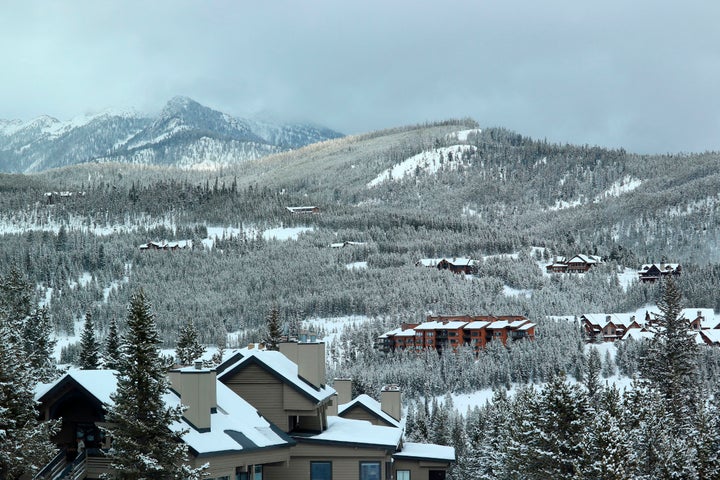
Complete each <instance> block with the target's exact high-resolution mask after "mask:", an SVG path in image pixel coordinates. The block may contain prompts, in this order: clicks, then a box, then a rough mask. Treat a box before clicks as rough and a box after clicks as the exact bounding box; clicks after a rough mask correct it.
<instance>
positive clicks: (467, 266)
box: [415, 257, 477, 275]
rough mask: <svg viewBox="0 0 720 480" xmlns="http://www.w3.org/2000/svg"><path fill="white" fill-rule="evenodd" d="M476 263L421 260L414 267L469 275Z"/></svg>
mask: <svg viewBox="0 0 720 480" xmlns="http://www.w3.org/2000/svg"><path fill="white" fill-rule="evenodd" d="M476 263H477V262H476V261H475V260H472V259H469V258H462V257H453V258H445V257H443V258H421V259H420V260H418V261H417V262H415V266H416V267H430V268H437V269H438V270H450V271H451V272H453V273H464V274H466V275H470V274H471V273H474V272H475V269H476V266H475V265H476Z"/></svg>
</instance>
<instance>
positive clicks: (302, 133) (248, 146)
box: [0, 97, 342, 173]
mask: <svg viewBox="0 0 720 480" xmlns="http://www.w3.org/2000/svg"><path fill="white" fill-rule="evenodd" d="M340 136H342V135H341V134H339V133H338V132H335V131H333V130H330V129H327V128H324V127H318V126H313V125H308V124H274V123H268V122H262V121H257V120H250V119H241V118H235V117H233V116H231V115H229V114H227V113H223V112H219V111H217V110H213V109H211V108H208V107H205V106H203V105H201V104H199V103H198V102H195V101H194V100H192V99H190V98H187V97H175V98H173V99H171V100H170V101H169V102H168V103H167V105H166V106H165V108H163V110H162V112H161V113H160V114H159V115H158V116H156V117H150V116H144V115H141V114H139V113H137V112H133V111H118V110H107V111H104V112H101V113H99V114H95V115H88V116H80V117H76V118H73V119H71V120H69V121H60V120H58V119H56V118H53V117H50V116H47V115H44V116H41V117H38V118H35V119H33V120H30V121H28V122H22V121H20V120H2V119H0V172H24V173H29V172H37V171H42V170H47V169H50V168H56V167H62V166H67V165H74V164H78V163H86V162H94V161H98V162H108V161H112V162H120V163H134V164H138V163H139V164H148V165H153V164H155V165H168V166H177V167H181V168H202V169H212V168H219V167H221V166H227V165H231V164H234V163H241V162H244V161H247V160H250V159H256V158H259V157H262V156H265V155H269V154H271V153H277V152H281V151H284V150H290V149H294V148H299V147H302V146H305V145H308V144H311V143H316V142H321V141H324V140H328V139H332V138H337V137H340Z"/></svg>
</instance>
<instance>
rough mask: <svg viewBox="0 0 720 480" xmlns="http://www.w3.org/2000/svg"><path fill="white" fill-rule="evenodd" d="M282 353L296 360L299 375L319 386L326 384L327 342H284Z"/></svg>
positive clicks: (281, 345) (281, 347)
mask: <svg viewBox="0 0 720 480" xmlns="http://www.w3.org/2000/svg"><path fill="white" fill-rule="evenodd" d="M280 353H282V354H283V355H285V356H286V357H287V358H289V359H290V360H292V361H293V362H295V363H296V364H297V366H298V375H300V376H301V377H302V378H303V379H305V380H307V381H308V382H310V383H311V384H312V385H313V386H315V387H317V388H322V386H323V385H324V384H325V344H324V343H323V342H314V343H297V342H283V343H281V344H280Z"/></svg>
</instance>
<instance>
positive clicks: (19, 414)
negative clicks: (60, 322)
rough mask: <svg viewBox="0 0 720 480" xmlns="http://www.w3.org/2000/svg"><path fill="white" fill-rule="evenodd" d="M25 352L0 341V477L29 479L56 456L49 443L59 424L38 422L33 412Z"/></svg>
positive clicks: (2, 328) (2, 333)
mask: <svg viewBox="0 0 720 480" xmlns="http://www.w3.org/2000/svg"><path fill="white" fill-rule="evenodd" d="M9 336H10V332H9V331H8V328H7V325H6V324H3V323H2V322H0V338H8V337H9ZM23 356H24V353H23V352H22V350H20V349H18V348H17V345H13V344H11V343H9V342H5V341H0V365H2V368H0V478H2V479H7V480H14V479H19V478H21V477H23V478H29V477H32V475H33V474H34V473H37V472H38V471H39V470H40V468H42V467H43V466H44V465H45V464H46V463H47V462H48V461H49V460H50V459H51V458H52V457H53V456H54V455H55V453H56V451H57V448H56V447H55V445H54V444H53V443H52V442H51V441H50V437H51V435H53V434H54V433H55V432H56V430H57V427H58V422H39V421H38V418H37V411H36V410H35V401H34V386H35V384H36V383H37V378H35V376H34V374H33V371H32V369H31V368H30V367H29V364H28V363H27V362H25V361H24V358H23Z"/></svg>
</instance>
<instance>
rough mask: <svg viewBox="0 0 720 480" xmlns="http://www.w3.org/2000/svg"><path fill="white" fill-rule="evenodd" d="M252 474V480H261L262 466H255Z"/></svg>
mask: <svg viewBox="0 0 720 480" xmlns="http://www.w3.org/2000/svg"><path fill="white" fill-rule="evenodd" d="M253 472H254V474H253V480H263V474H262V465H255V468H254V469H253Z"/></svg>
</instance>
